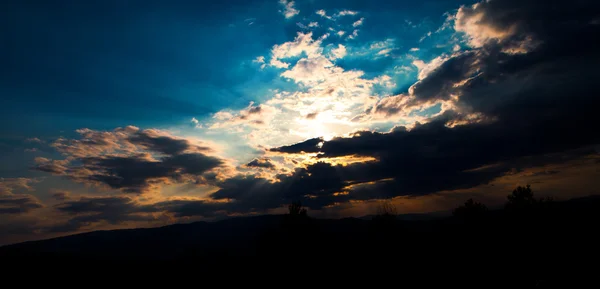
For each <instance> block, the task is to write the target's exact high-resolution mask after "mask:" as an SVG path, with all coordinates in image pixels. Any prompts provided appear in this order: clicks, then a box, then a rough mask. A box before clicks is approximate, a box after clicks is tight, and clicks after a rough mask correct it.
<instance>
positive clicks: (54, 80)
mask: <svg viewBox="0 0 600 289" xmlns="http://www.w3.org/2000/svg"><path fill="white" fill-rule="evenodd" d="M0 36H1V39H2V41H0V120H1V123H0V244H8V243H14V242H19V241H25V240H34V239H41V238H49V237H55V236H61V235H68V234H74V233H79V232H86V231H92V230H99V229H120V228H135V227H155V226H163V225H168V224H173V223H180V222H191V221H200V220H207V221H211V220H218V219H223V218H228V217H235V216H249V215H260V214H277V213H282V212H285V208H286V206H287V204H289V203H291V202H293V201H301V202H302V203H303V204H304V205H305V206H306V207H307V208H308V209H309V214H310V215H312V216H316V217H323V218H341V217H351V216H354V217H358V216H364V215H369V214H372V213H373V212H375V210H376V208H377V206H378V205H379V204H380V203H381V202H382V200H387V202H392V203H393V204H394V205H395V206H396V207H397V208H398V211H399V212H400V213H428V212H448V211H449V210H451V209H452V208H454V207H456V206H457V205H459V204H461V203H462V202H464V201H465V200H466V199H468V198H474V199H476V200H479V201H481V202H483V203H486V204H487V205H488V206H490V207H499V206H501V205H502V203H503V202H504V200H505V198H506V195H507V194H508V193H510V191H512V189H513V188H514V187H516V186H518V185H525V184H531V185H532V188H533V189H534V192H535V193H536V194H538V195H541V196H552V197H554V198H556V199H569V198H574V197H580V196H587V195H591V194H596V193H598V188H599V182H600V181H599V180H600V178H599V177H600V173H599V172H600V170H598V164H599V163H600V155H599V150H600V146H599V145H598V144H599V140H600V134H598V133H597V130H598V129H597V126H598V124H599V121H598V116H597V115H598V114H597V110H598V104H599V102H600V101H599V100H598V99H599V98H598V97H599V92H600V84H599V83H598V81H597V75H598V73H597V69H598V65H599V64H600V54H599V53H598V51H600V47H599V46H600V45H599V44H598V42H597V41H595V39H598V37H599V36H600V4H598V3H597V2H596V1H578V0H576V1H559V0H546V1H542V0H519V1H517V0H484V1H481V2H478V1H452V0H423V1H382V0H377V1H358V0H355V1H334V0H331V1H329V0H319V1H317V0H297V1H287V0H281V1H277V0H272V1H267V0H264V1H258V0H257V1H247V0H245V1H237V0H227V1H183V0H172V1H157V0H155V1H122V0H120V1H110V0H109V1H65V0H61V1H51V2H49V1H8V2H7V3H4V5H3V8H2V9H0Z"/></svg>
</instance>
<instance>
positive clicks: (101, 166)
mask: <svg viewBox="0 0 600 289" xmlns="http://www.w3.org/2000/svg"><path fill="white" fill-rule="evenodd" d="M81 161H82V162H83V164H84V167H85V168H86V169H87V170H89V171H91V172H93V173H92V174H90V175H89V176H87V178H88V180H90V181H94V182H100V183H104V184H106V185H108V186H110V187H111V188H114V189H123V190H124V191H125V192H132V193H143V192H144V191H145V190H146V189H148V187H149V186H150V185H151V184H152V183H153V182H155V183H160V182H162V181H163V180H162V179H163V178H168V179H174V180H177V179H180V178H182V177H183V176H184V175H201V174H203V173H204V172H207V171H209V170H211V169H213V168H216V167H218V166H220V165H221V164H222V163H223V162H222V161H221V160H219V159H217V158H214V157H210V156H206V155H203V154H200V153H189V154H181V155H175V156H170V157H165V158H162V159H160V160H150V159H148V158H145V157H144V156H143V155H141V156H128V157H118V156H111V157H94V158H85V159H82V160H81Z"/></svg>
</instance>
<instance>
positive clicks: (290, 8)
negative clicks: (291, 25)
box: [279, 0, 300, 18]
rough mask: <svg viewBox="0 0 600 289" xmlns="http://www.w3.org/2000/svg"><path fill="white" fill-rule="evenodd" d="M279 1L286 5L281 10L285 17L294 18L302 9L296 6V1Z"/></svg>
mask: <svg viewBox="0 0 600 289" xmlns="http://www.w3.org/2000/svg"><path fill="white" fill-rule="evenodd" d="M279 3H280V4H281V5H283V7H284V9H283V11H281V12H282V13H283V15H284V16H285V18H292V17H294V16H296V15H298V13H300V11H299V10H298V9H296V8H295V7H294V5H295V3H294V1H288V0H279Z"/></svg>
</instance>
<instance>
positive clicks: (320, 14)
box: [315, 9, 331, 19]
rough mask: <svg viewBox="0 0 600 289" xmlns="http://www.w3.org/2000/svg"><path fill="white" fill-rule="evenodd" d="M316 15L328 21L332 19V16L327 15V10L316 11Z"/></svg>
mask: <svg viewBox="0 0 600 289" xmlns="http://www.w3.org/2000/svg"><path fill="white" fill-rule="evenodd" d="M315 13H317V15H319V16H321V17H324V18H327V19H331V16H328V15H327V12H325V10H323V9H321V10H317V11H315Z"/></svg>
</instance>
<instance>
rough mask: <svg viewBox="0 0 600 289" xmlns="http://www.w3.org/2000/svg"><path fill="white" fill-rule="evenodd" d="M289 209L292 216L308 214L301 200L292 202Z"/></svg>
mask: <svg viewBox="0 0 600 289" xmlns="http://www.w3.org/2000/svg"><path fill="white" fill-rule="evenodd" d="M288 210H289V215H290V216H304V217H305V216H306V209H305V208H302V203H301V202H300V201H296V202H293V203H291V204H290V205H289V206H288Z"/></svg>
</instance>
